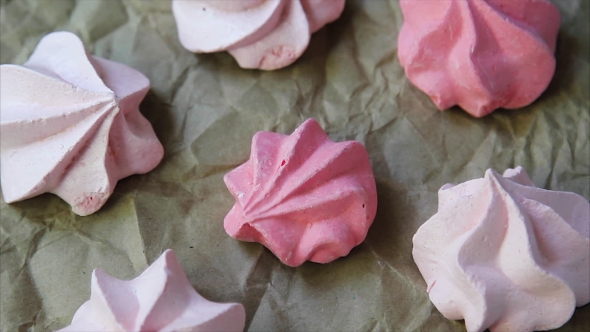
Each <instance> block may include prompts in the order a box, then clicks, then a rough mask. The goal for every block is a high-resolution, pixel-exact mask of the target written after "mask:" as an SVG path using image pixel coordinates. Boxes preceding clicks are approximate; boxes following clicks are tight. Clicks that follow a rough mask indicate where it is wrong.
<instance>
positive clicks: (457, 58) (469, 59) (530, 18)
mask: <svg viewBox="0 0 590 332" xmlns="http://www.w3.org/2000/svg"><path fill="white" fill-rule="evenodd" d="M400 6H401V9H402V11H403V15H404V24H403V26H402V29H401V31H400V33H399V37H398V54H399V60H400V63H401V65H402V66H403V67H404V68H405V71H406V75H407V76H408V78H409V79H410V81H411V82H412V83H414V85H416V86H417V87H418V88H420V90H422V91H424V92H425V93H426V94H428V95H429V96H430V97H431V98H432V100H433V101H434V103H435V104H436V106H437V107H438V108H439V109H440V110H445V109H447V108H450V107H451V106H453V105H459V106H460V107H461V108H463V109H464V110H465V111H467V112H468V113H470V114H471V115H473V116H476V117H481V116H484V115H486V114H489V113H491V112H492V111H494V110H495V109H497V108H500V107H503V108H508V109H515V108H520V107H524V106H526V105H529V104H530V103H532V102H533V101H535V99H537V98H538V97H539V96H540V95H541V93H542V92H543V91H545V89H546V88H547V86H548V85H549V82H550V81H551V78H552V77H553V73H554V72H555V57H554V52H555V43H556V40H557V32H558V30H559V24H560V14H559V10H558V9H557V7H556V6H555V5H553V4H552V3H551V2H549V1H547V0H510V1H506V0H437V1H415V0H400Z"/></svg>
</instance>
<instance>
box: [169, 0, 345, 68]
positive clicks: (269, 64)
mask: <svg viewBox="0 0 590 332" xmlns="http://www.w3.org/2000/svg"><path fill="white" fill-rule="evenodd" d="M343 9H344V0H225V1H220V0H173V1H172V10H173V14H174V18H175V19H176V24H177V26H178V36H179V38H180V42H181V44H182V45H183V46H184V47H185V48H186V49H188V50H190V51H192V52H196V53H209V52H218V51H229V53H230V54H231V55H232V56H233V57H234V58H235V59H236V60H237V61H238V64H239V65H240V66H241V67H242V68H259V69H264V70H274V69H279V68H282V67H286V66H288V65H290V64H291V63H293V62H294V61H295V60H297V59H298V58H299V57H300V56H301V54H302V53H303V52H304V51H305V49H306V48H307V45H308V44H309V39H310V35H311V34H312V33H314V32H316V31H317V30H319V29H320V28H322V27H323V26H324V25H326V24H327V23H330V22H332V21H334V20H336V19H337V18H338V17H340V14H342V11H343Z"/></svg>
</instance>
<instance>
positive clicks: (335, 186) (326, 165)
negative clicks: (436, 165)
mask: <svg viewBox="0 0 590 332" xmlns="http://www.w3.org/2000/svg"><path fill="white" fill-rule="evenodd" d="M224 180H225V184H226V185H227V187H228V189H229V190H230V191H231V193H232V195H233V196H234V197H235V199H236V204H235V205H234V207H233V208H232V209H231V211H230V212H229V213H228V215H227V216H226V217H225V223H224V226H225V230H226V232H227V233H228V234H229V235H230V236H232V237H234V238H236V239H238V240H242V241H253V242H259V243H262V244H263V245H264V246H266V247H267V248H268V249H270V250H271V251H272V252H273V253H274V254H275V255H276V256H277V257H278V258H279V259H280V260H281V261H282V262H283V263H285V264H287V265H290V266H298V265H301V264H302V263H303V262H305V261H306V260H310V261H312V262H317V263H328V262H331V261H333V260H335V259H337V258H339V257H342V256H346V255H348V253H349V252H350V250H351V249H352V248H353V247H355V246H357V245H359V244H360V243H361V242H362V241H363V240H364V239H365V237H366V235H367V231H368V229H369V226H371V224H372V223H373V219H374V218H375V213H376V210H377V193H376V188H375V179H374V177H373V170H372V169H371V163H370V162H369V157H368V155H367V152H366V150H365V148H364V146H363V145H362V144H361V143H359V142H356V141H347V142H340V143H335V142H332V141H331V140H330V139H329V138H328V136H327V135H326V133H325V132H324V131H323V129H322V128H321V127H320V125H319V124H318V123H317V122H316V121H315V120H314V119H309V120H307V121H305V122H304V123H303V124H302V125H301V126H300V127H299V128H297V129H296V130H295V132H294V133H293V134H291V135H290V136H287V135H282V134H277V133H271V132H259V133H257V134H256V135H254V138H253V139H252V151H251V154H250V159H249V160H248V161H247V162H246V163H244V164H242V165H241V166H239V167H238V168H236V169H235V170H233V171H231V172H230V173H228V174H226V176H225V178H224Z"/></svg>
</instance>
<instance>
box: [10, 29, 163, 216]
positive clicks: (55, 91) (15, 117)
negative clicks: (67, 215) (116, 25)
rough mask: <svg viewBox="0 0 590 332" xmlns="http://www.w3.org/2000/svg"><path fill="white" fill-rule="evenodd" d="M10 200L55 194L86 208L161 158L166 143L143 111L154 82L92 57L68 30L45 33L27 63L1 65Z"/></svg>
mask: <svg viewBox="0 0 590 332" xmlns="http://www.w3.org/2000/svg"><path fill="white" fill-rule="evenodd" d="M0 71H1V75H0V80H1V84H0V129H1V130H0V137H1V146H2V150H1V154H0V156H1V157H0V161H1V179H2V193H3V196H4V200H5V201H6V202H8V203H11V202H15V201H20V200H23V199H27V198H30V197H33V196H37V195H39V194H42V193H44V192H50V193H54V194H56V195H58V196H60V197H61V198H62V199H64V200H65V201H66V202H67V203H68V204H70V205H71V206H72V210H73V212H74V213H76V214H78V215H82V216H84V215H88V214H91V213H94V212H95V211H97V210H98V209H99V208H100V207H101V206H102V205H103V204H104V203H105V202H106V201H107V199H108V198H109V196H110V195H111V193H112V192H113V190H114V187H115V185H116V183H117V181H118V180H119V179H121V178H124V177H127V176H129V175H132V174H138V173H140V174H141V173H146V172H149V171H150V170H152V169H153V168H154V167H156V166H157V165H158V163H159V162H160V160H161V159H162V157H163V155H164V149H163V147H162V145H161V144H160V142H159V141H158V138H157V137H156V135H155V133H154V130H153V129H152V126H151V124H150V123H149V122H148V121H147V119H145V118H144V117H143V115H142V114H141V113H140V112H139V104H140V102H141V101H142V100H143V98H144V96H145V95H146V94H147V92H148V90H149V87H150V82H149V80H148V79H147V78H146V77H145V76H144V75H143V74H141V73H140V72H138V71H136V70H134V69H132V68H129V67H127V66H125V65H122V64H119V63H116V62H112V61H109V60H105V59H102V58H98V57H93V56H92V55H89V54H87V53H86V50H85V48H84V45H83V44H82V41H81V40H80V39H79V38H78V37H77V36H76V35H74V34H72V33H69V32H54V33H51V34H49V35H47V36H45V37H44V38H43V39H42V40H41V41H40V42H39V44H38V45H37V48H36V49H35V51H34V52H33V54H32V55H31V57H30V58H29V60H28V61H27V62H26V63H25V64H23V65H22V66H17V65H2V66H0Z"/></svg>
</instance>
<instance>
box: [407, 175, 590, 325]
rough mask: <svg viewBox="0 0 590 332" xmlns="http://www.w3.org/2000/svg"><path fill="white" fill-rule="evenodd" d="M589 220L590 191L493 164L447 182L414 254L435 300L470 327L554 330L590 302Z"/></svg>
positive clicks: (416, 239)
mask: <svg viewBox="0 0 590 332" xmlns="http://www.w3.org/2000/svg"><path fill="white" fill-rule="evenodd" d="M589 229H590V204H589V203H588V201H587V200H586V199H585V198H583V197H581V196H579V195H577V194H574V193H570V192H560V191H550V190H544V189H539V188H536V187H534V186H533V184H532V181H531V180H530V179H529V177H528V176H527V174H526V172H525V171H524V170H523V169H522V167H518V168H516V169H514V170H513V169H509V170H507V171H506V172H505V173H504V177H502V176H500V175H499V174H497V173H496V172H494V171H493V170H488V171H487V172H486V173H485V177H484V178H483V179H476V180H471V181H467V182H465V183H462V184H460V185H457V186H453V185H445V186H443V187H442V188H441V189H440V191H439V205H438V212H437V213H436V214H435V215H434V216H433V217H432V218H430V219H429V220H428V221H427V222H426V223H424V224H423V225H422V226H421V227H420V229H418V232H417V233H416V234H415V235H414V239H413V242H414V249H413V256H414V260H415V262H416V265H417V266H418V268H419V269H420V272H421V273H422V276H423V277H424V279H425V281H426V284H427V285H428V288H427V291H428V293H429V296H430V299H431V301H432V303H434V305H435V306H436V307H437V309H438V310H439V311H440V312H441V313H442V314H443V315H444V316H445V317H446V318H448V319H465V325H466V327H467V330H468V331H483V330H485V329H486V328H489V329H490V331H492V332H494V331H502V332H503V331H533V330H535V331H536V330H548V329H555V328H558V327H560V326H561V325H563V324H564V323H566V322H567V321H568V320H569V319H570V318H571V316H572V314H573V312H574V309H575V307H576V306H582V305H585V304H587V303H588V302H589V301H590V276H589V274H590V251H589V250H590V247H589V243H590V242H589V236H590V231H589Z"/></svg>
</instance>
